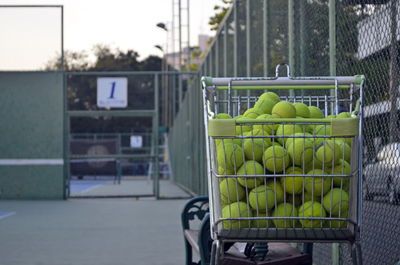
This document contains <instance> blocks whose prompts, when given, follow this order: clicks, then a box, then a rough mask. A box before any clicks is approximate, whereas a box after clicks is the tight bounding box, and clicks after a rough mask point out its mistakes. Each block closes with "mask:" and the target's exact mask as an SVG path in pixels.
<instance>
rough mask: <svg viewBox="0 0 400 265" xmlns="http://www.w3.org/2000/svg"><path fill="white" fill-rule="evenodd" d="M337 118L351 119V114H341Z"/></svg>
mask: <svg viewBox="0 0 400 265" xmlns="http://www.w3.org/2000/svg"><path fill="white" fill-rule="evenodd" d="M336 118H351V113H350V112H341V113H339V114H338V115H337V116H336Z"/></svg>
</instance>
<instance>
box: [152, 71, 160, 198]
mask: <svg viewBox="0 0 400 265" xmlns="http://www.w3.org/2000/svg"><path fill="white" fill-rule="evenodd" d="M158 85H159V84H158V74H154V114H153V138H154V139H153V144H154V146H153V148H154V181H153V186H154V195H155V197H156V199H159V198H160V183H159V181H160V169H159V166H160V161H159V160H160V159H159V154H158V153H159V148H158V144H159V139H158V130H159V118H158V116H159V111H160V110H159V107H158V91H159V87H158Z"/></svg>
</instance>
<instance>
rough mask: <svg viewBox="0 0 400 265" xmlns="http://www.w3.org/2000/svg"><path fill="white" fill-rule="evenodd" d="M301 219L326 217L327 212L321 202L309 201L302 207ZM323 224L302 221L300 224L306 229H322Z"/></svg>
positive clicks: (320, 221) (319, 221) (318, 221)
mask: <svg viewBox="0 0 400 265" xmlns="http://www.w3.org/2000/svg"><path fill="white" fill-rule="evenodd" d="M299 217H304V218H309V217H326V212H325V210H324V208H323V207H322V205H321V204H320V203H319V202H315V201H314V202H313V201H308V202H305V203H304V204H303V205H301V206H300V208H299ZM323 222H324V221H322V220H310V219H300V223H301V224H302V225H303V226H304V227H306V228H311V227H315V228H316V227H322V225H323Z"/></svg>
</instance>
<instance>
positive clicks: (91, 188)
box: [74, 182, 108, 193]
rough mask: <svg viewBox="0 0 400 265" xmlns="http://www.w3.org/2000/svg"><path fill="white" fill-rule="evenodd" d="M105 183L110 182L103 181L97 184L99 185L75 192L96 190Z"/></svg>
mask: <svg viewBox="0 0 400 265" xmlns="http://www.w3.org/2000/svg"><path fill="white" fill-rule="evenodd" d="M105 184H108V182H106V183H101V184H97V185H94V186H91V187H88V188H87V189H84V190H81V191H77V192H74V193H84V192H88V191H91V190H94V189H96V188H98V187H100V186H103V185H105Z"/></svg>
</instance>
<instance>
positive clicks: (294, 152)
mask: <svg viewBox="0 0 400 265" xmlns="http://www.w3.org/2000/svg"><path fill="white" fill-rule="evenodd" d="M286 150H287V152H288V153H289V156H290V159H291V160H292V161H293V163H294V164H295V165H296V166H304V165H306V164H308V163H310V162H311V161H312V160H313V156H314V148H313V144H312V143H311V142H309V141H307V140H305V139H301V138H296V139H294V141H292V143H291V144H289V145H287V146H286Z"/></svg>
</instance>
